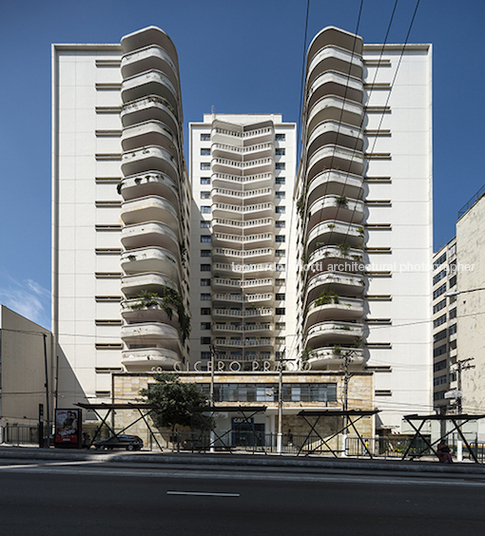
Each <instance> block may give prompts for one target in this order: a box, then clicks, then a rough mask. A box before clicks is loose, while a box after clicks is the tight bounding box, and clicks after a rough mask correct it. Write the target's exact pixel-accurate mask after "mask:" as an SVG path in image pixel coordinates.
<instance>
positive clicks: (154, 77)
mask: <svg viewBox="0 0 485 536" xmlns="http://www.w3.org/2000/svg"><path fill="white" fill-rule="evenodd" d="M147 95H158V96H159V97H162V98H164V99H167V100H168V102H169V103H170V105H171V106H173V107H174V108H175V109H176V110H178V106H179V102H178V91H177V88H176V87H175V86H174V85H173V83H172V82H171V81H170V78H169V77H168V76H167V75H166V74H164V73H162V72H161V71H155V70H153V71H145V72H144V73H140V74H137V75H135V76H132V77H130V78H125V79H124V80H123V82H122V84H121V98H122V100H123V102H124V103H126V102H131V101H134V100H137V99H141V98H142V97H146V96H147Z"/></svg>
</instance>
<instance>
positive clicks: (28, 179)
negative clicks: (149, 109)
mask: <svg viewBox="0 0 485 536" xmlns="http://www.w3.org/2000/svg"><path fill="white" fill-rule="evenodd" d="M306 5H307V0H279V1H276V0H244V2H243V1H238V2H236V1H233V0H225V1H222V0H204V1H200V0H178V1H177V2H163V1H160V0H158V1H143V0H139V1H138V2H136V3H135V2H133V1H130V2H128V1H125V0H116V1H112V0H110V1H107V0H97V1H92V0H84V1H83V2H73V1H72V0H63V1H49V0H45V1H43V2H38V1H34V0H30V1H27V2H25V1H22V0H17V1H16V2H2V3H1V6H0V47H1V48H0V49H1V50H2V63H1V76H0V81H1V82H0V106H1V116H0V143H1V145H0V147H1V149H2V153H3V158H2V166H1V174H0V181H1V184H2V190H1V191H2V195H1V196H0V230H1V231H0V245H1V248H0V251H1V253H0V303H2V304H4V305H6V306H8V307H10V308H12V309H14V310H16V311H18V312H19V313H21V314H24V315H25V316H27V317H28V318H30V319H31V320H33V321H35V322H38V323H40V324H41V325H43V326H46V327H49V326H50V297H49V296H50V270H51V262H50V255H51V250H50V248H51V241H50V221H51V217H50V210H51V209H50V196H51V187H50V180H51V179H50V175H51V142H50V132H51V126H50V113H51V82H50V77H51V56H50V55H51V50H50V46H51V43H115V42H119V41H120V39H121V37H122V36H123V35H125V34H127V33H130V32H132V31H135V30H137V29H139V28H142V27H144V26H148V25H156V26H159V27H160V28H162V29H164V30H165V31H166V32H167V33H168V34H169V35H170V36H171V38H172V40H173V41H174V43H175V46H176V47H177V50H178V53H179V61H180V72H181V82H182V92H183V107H184V121H185V123H186V124H187V123H188V122H190V121H199V120H200V119H201V118H202V114H203V113H207V112H210V110H211V107H212V106H214V108H215V110H216V112H227V113H245V112H252V113H257V112H277V113H282V114H283V116H284V119H285V120H286V121H295V122H297V121H298V112H299V99H300V83H301V71H302V61H303V49H304V29H305V16H306ZM415 5H416V2H415V0H400V1H399V3H398V6H397V11H396V15H395V18H394V21H393V25H392V27H391V31H390V37H389V40H388V41H389V42H394V43H396V42H398V43H401V42H403V41H404V39H405V37H406V34H407V31H408V27H409V24H410V21H411V17H412V13H413V11H414V7H415ZM359 6H360V0H338V1H335V0H333V1H322V0H311V1H310V17H309V24H308V35H307V41H306V44H308V43H309V42H310V41H311V39H312V38H313V36H314V35H315V34H316V33H317V32H318V31H319V30H320V29H321V28H323V27H325V26H329V25H335V26H339V27H341V28H344V29H346V30H349V31H352V32H355V31H356V24H357V15H358V11H359ZM393 6H394V0H364V4H363V11H362V17H361V21H360V26H359V29H358V33H359V34H360V35H361V36H362V37H363V38H364V41H365V42H367V43H381V42H383V40H384V37H385V34H386V30H387V26H388V23H389V18H390V15H391V12H392V8H393ZM484 22H485V2H483V0H461V1H460V2H456V1H453V2H452V1H450V0H421V2H420V5H419V9H418V12H417V16H416V20H415V23H414V26H413V29H412V31H411V36H410V39H409V41H410V42H415V43H418V42H419V43H432V44H433V47H434V48H433V57H434V82H433V83H434V94H433V99H434V101H433V103H434V204H435V205H434V206H435V209H434V226H435V235H434V240H435V247H439V246H440V245H443V244H444V243H446V241H448V240H449V239H450V238H452V237H453V236H454V233H455V227H454V226H455V221H456V217H457V212H458V210H459V209H460V208H461V207H462V206H463V205H464V204H465V203H466V202H467V201H468V200H469V198H470V197H472V195H473V194H474V193H475V192H476V191H477V190H478V189H479V188H481V186H482V185H483V183H485V178H484V176H483V173H482V172H481V171H480V170H481V160H480V158H482V155H483V154H484V150H483V146H484V135H483V132H484V129H483V125H484V123H485V121H484V119H485V118H484V115H485V114H484V106H483V96H484V91H483V87H484V82H485V67H484V55H483V46H482V45H481V43H480V42H481V40H482V39H483V37H482V36H483V23H484ZM460 155H461V157H460Z"/></svg>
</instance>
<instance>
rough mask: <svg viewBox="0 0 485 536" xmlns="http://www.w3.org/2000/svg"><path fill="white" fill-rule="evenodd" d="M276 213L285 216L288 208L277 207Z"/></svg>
mask: <svg viewBox="0 0 485 536" xmlns="http://www.w3.org/2000/svg"><path fill="white" fill-rule="evenodd" d="M209 208H210V207H209ZM275 212H276V214H284V213H285V212H286V207H285V206H284V205H283V206H281V207H275Z"/></svg>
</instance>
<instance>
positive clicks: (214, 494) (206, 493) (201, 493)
mask: <svg viewBox="0 0 485 536" xmlns="http://www.w3.org/2000/svg"><path fill="white" fill-rule="evenodd" d="M167 495H197V496H199V497H240V495H239V493H226V492H211V491H167Z"/></svg>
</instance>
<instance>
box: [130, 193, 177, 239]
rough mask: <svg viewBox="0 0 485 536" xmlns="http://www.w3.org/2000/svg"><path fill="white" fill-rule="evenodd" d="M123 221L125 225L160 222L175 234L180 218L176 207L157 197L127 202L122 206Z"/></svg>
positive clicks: (140, 198) (152, 196)
mask: <svg viewBox="0 0 485 536" xmlns="http://www.w3.org/2000/svg"><path fill="white" fill-rule="evenodd" d="M121 219H122V220H123V223H124V224H125V225H130V224H135V223H143V222H147V221H160V222H164V223H165V224H167V225H168V226H169V227H170V228H171V229H173V230H174V231H175V232H178V228H179V216H178V214H177V210H176V209H175V207H174V206H173V205H172V203H170V202H169V201H167V200H166V199H164V198H163V197H158V196H155V195H150V196H147V197H139V198H138V199H133V200H131V201H125V202H124V203H123V204H122V205H121Z"/></svg>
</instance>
